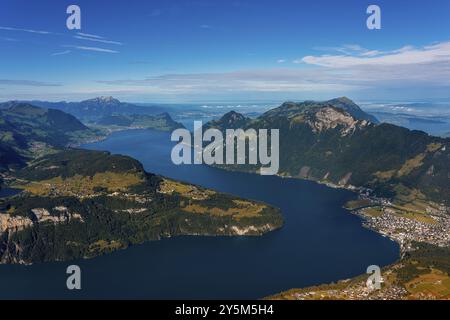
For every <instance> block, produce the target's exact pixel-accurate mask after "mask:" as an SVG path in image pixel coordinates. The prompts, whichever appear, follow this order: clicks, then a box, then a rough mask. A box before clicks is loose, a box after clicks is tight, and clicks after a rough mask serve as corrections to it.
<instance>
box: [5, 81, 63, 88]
mask: <svg viewBox="0 0 450 320" xmlns="http://www.w3.org/2000/svg"><path fill="white" fill-rule="evenodd" d="M0 84H1V85H9V86H31V87H60V86H62V85H61V84H60V83H50V82H43V81H34V80H10V79H0Z"/></svg>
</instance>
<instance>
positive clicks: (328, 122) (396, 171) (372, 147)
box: [205, 99, 450, 204]
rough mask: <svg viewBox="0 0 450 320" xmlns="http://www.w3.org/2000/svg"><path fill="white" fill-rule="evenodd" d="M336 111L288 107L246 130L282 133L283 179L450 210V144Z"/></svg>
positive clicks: (309, 106)
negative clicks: (409, 198) (412, 198)
mask: <svg viewBox="0 0 450 320" xmlns="http://www.w3.org/2000/svg"><path fill="white" fill-rule="evenodd" d="M332 101H334V100H332ZM338 101H342V99H339V100H338ZM335 105H337V103H336V102H335V103H334V105H332V104H323V103H316V102H303V103H296V104H293V103H285V104H283V105H282V106H280V107H279V108H276V109H273V110H270V111H268V112H267V113H265V114H263V115H262V116H260V117H259V118H257V119H255V120H247V121H245V122H243V125H244V126H243V128H245V129H248V128H254V129H279V130H280V171H279V174H280V175H284V176H292V177H299V178H304V179H311V180H317V181H323V182H329V183H334V184H338V185H341V186H350V185H351V186H356V187H368V188H371V189H374V190H375V191H376V194H378V195H380V196H386V197H400V196H405V193H406V194H411V193H414V194H418V195H420V197H424V198H425V197H426V198H427V199H429V200H433V201H438V202H445V203H447V204H450V182H449V180H450V139H443V138H438V137H431V136H429V135H427V134H426V133H424V132H421V131H410V130H408V129H405V128H401V127H397V126H394V125H389V124H375V123H372V122H370V121H367V120H366V119H363V118H365V117H359V118H358V117H356V116H353V115H351V114H350V113H349V112H347V111H344V110H343V109H342V108H339V107H337V106H335ZM347 105H350V104H349V103H347ZM352 112H354V111H352ZM235 117H236V118H242V117H243V116H242V115H241V116H237V115H235ZM223 120H224V119H222V120H218V121H216V122H210V123H209V124H207V126H205V127H218V128H219V129H221V130H224V129H226V126H225V127H224V126H222V125H220V126H217V124H226V123H227V121H226V119H225V121H223ZM233 169H238V170H239V169H243V170H249V168H248V167H245V166H244V167H236V168H233ZM256 169H257V168H251V169H250V170H252V171H253V170H256Z"/></svg>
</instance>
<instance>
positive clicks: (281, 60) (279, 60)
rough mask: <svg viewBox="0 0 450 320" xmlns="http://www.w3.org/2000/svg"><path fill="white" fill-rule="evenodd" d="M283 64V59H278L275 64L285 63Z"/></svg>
mask: <svg viewBox="0 0 450 320" xmlns="http://www.w3.org/2000/svg"><path fill="white" fill-rule="evenodd" d="M285 62H286V60H285V59H278V60H277V63H285Z"/></svg>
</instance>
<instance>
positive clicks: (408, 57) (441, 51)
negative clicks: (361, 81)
mask: <svg viewBox="0 0 450 320" xmlns="http://www.w3.org/2000/svg"><path fill="white" fill-rule="evenodd" d="M358 52H359V54H353V53H347V54H343V55H322V56H306V57H304V58H302V59H300V60H298V62H300V61H301V62H304V63H306V64H312V65H317V66H322V67H330V68H343V67H345V68H347V67H355V66H401V65H417V64H434V63H447V62H450V42H442V43H439V44H434V45H429V46H425V47H423V48H414V47H412V46H405V47H402V48H400V49H397V50H392V51H389V52H380V51H370V50H366V49H364V50H363V49H361V50H358Z"/></svg>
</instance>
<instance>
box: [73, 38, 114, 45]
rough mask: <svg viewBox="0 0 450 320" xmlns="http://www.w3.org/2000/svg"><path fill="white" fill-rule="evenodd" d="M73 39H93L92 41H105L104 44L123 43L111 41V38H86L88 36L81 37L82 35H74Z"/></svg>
mask: <svg viewBox="0 0 450 320" xmlns="http://www.w3.org/2000/svg"><path fill="white" fill-rule="evenodd" d="M74 38H75V39H79V40H87V41H93V42H101V43H105V44H115V45H119V46H121V45H123V43H122V42H118V41H111V40H103V39H98V38H88V37H83V36H74Z"/></svg>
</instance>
